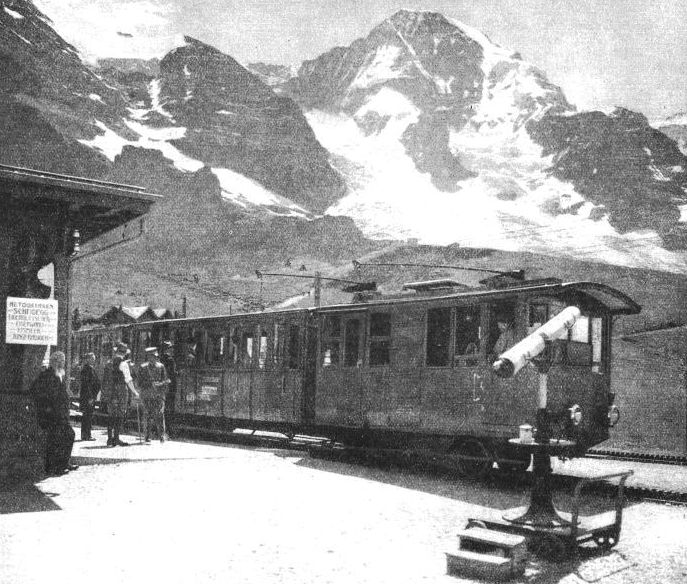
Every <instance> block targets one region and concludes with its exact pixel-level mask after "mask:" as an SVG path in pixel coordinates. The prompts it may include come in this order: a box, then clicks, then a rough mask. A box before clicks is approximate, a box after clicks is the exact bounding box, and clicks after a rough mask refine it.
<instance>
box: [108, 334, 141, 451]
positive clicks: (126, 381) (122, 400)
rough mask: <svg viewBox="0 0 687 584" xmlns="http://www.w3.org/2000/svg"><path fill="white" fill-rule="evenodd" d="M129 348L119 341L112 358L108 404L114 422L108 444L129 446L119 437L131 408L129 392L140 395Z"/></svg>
mask: <svg viewBox="0 0 687 584" xmlns="http://www.w3.org/2000/svg"><path fill="white" fill-rule="evenodd" d="M128 350H129V347H127V346H126V344H125V343H117V348H116V351H115V355H114V357H113V358H112V388H111V393H110V396H109V401H108V404H107V410H108V412H109V415H110V422H111V424H112V438H111V440H109V441H108V446H129V444H128V443H126V442H123V441H122V440H121V439H120V438H119V433H120V431H121V428H122V422H123V421H124V420H125V419H126V414H127V411H128V408H129V392H131V393H132V394H133V395H134V396H136V397H138V391H136V387H135V386H134V380H133V378H132V377H131V369H130V368H129V362H128V361H127V358H126V355H127V351H128Z"/></svg>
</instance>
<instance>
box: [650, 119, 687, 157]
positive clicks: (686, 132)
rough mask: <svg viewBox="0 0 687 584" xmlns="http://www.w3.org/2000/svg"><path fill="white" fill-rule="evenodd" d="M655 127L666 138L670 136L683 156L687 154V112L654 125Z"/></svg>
mask: <svg viewBox="0 0 687 584" xmlns="http://www.w3.org/2000/svg"><path fill="white" fill-rule="evenodd" d="M653 126H654V127H655V128H657V129H659V130H661V132H663V133H664V134H665V135H666V136H670V137H671V138H672V139H673V140H675V142H677V144H678V146H679V147H680V151H681V152H682V153H683V154H687V112H679V113H676V114H673V115H672V116H670V117H668V118H666V119H665V120H661V121H659V122H657V123H654V124H653Z"/></svg>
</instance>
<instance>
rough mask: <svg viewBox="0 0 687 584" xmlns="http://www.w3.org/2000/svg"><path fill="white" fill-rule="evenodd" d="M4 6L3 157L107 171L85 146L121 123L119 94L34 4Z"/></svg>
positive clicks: (0, 27)
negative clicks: (84, 142) (101, 127)
mask: <svg viewBox="0 0 687 584" xmlns="http://www.w3.org/2000/svg"><path fill="white" fill-rule="evenodd" d="M7 8H8V9H9V10H5V9H3V10H0V127H1V128H2V135H3V139H2V145H1V146H0V161H1V162H3V163H5V164H15V165H21V166H29V167H39V168H43V169H46V170H50V171H54V172H65V173H76V174H82V175H85V176H90V177H93V178H98V177H100V176H102V174H103V172H104V170H105V169H106V160H105V158H104V157H103V156H101V155H100V154H98V153H96V152H93V151H92V150H90V149H88V148H87V147H85V146H83V145H81V144H79V143H78V141H77V140H78V139H90V138H92V137H93V136H95V135H96V134H99V133H100V130H99V129H98V128H97V127H96V125H95V124H94V120H95V119H98V120H101V121H104V122H106V123H109V124H111V125H112V126H113V127H117V126H121V122H120V119H121V116H122V115H124V114H125V113H126V109H125V106H126V104H125V101H124V99H123V98H122V96H121V95H120V93H119V92H118V91H117V90H115V89H113V88H111V87H108V86H107V84H106V83H104V82H103V80H102V79H100V78H99V77H98V76H97V75H95V74H94V73H93V72H91V71H89V70H88V69H87V68H86V67H84V66H83V64H82V62H81V60H80V58H79V56H78V54H77V52H76V50H75V49H74V48H73V47H72V46H71V45H70V44H68V43H67V42H65V41H64V40H63V39H62V38H61V37H60V36H59V35H57V34H56V33H55V31H54V30H53V29H52V27H51V26H50V22H49V20H48V19H47V18H46V17H45V16H44V15H43V14H42V13H41V12H39V11H38V10H37V9H36V8H35V7H34V5H33V3H31V2H27V1H24V0H16V1H15V2H13V3H12V4H11V6H7Z"/></svg>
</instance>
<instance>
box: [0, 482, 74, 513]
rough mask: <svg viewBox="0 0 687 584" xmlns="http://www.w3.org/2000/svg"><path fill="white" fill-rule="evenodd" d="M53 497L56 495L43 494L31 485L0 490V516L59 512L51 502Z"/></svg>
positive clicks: (58, 508)
mask: <svg viewBox="0 0 687 584" xmlns="http://www.w3.org/2000/svg"><path fill="white" fill-rule="evenodd" d="M55 496H57V494H56V493H49V492H43V491H41V490H40V489H39V488H38V487H37V486H36V485H32V484H18V485H13V486H11V487H6V488H4V489H2V490H0V515H8V514H11V513H34V512H36V511H59V510H60V506H59V505H58V504H57V503H55V502H54V501H53V500H52V497H55Z"/></svg>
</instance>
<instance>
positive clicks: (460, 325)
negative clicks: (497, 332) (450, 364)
mask: <svg viewBox="0 0 687 584" xmlns="http://www.w3.org/2000/svg"><path fill="white" fill-rule="evenodd" d="M479 342H480V309H479V306H471V307H467V308H456V350H455V354H456V357H465V356H468V357H470V356H474V355H477V354H478V353H479Z"/></svg>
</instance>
